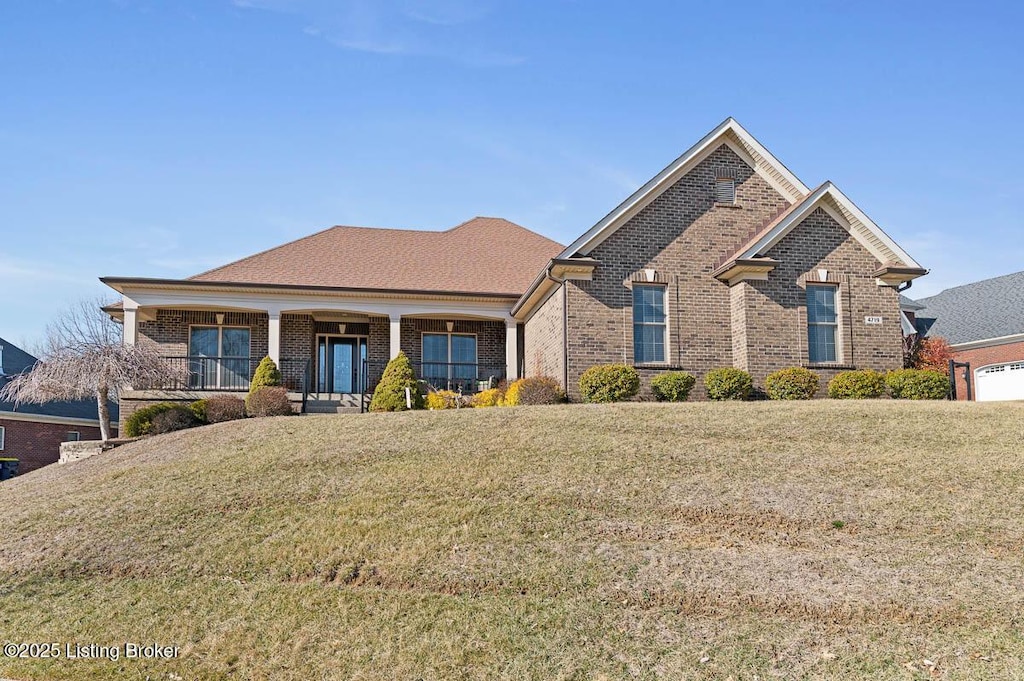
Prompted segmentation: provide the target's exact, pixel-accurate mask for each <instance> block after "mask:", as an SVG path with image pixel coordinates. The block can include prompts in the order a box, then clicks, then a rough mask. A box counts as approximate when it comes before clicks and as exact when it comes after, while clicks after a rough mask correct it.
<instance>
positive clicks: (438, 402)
mask: <svg viewBox="0 0 1024 681" xmlns="http://www.w3.org/2000/svg"><path fill="white" fill-rule="evenodd" d="M468 406H470V405H469V404H468V403H467V401H466V398H464V397H462V396H461V395H459V394H458V393H457V392H455V391H452V390H436V391H433V392H429V393H427V409H458V408H459V407H468Z"/></svg>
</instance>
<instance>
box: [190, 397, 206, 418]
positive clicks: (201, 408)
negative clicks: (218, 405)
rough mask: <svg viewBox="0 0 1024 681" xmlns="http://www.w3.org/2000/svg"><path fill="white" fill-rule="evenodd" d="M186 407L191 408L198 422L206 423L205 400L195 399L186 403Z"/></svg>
mask: <svg viewBox="0 0 1024 681" xmlns="http://www.w3.org/2000/svg"><path fill="white" fill-rule="evenodd" d="M188 408H189V409H191V410H192V413H193V414H194V415H195V417H196V420H197V421H199V422H200V423H208V421H207V420H206V400H196V401H195V402H193V403H192V404H190V405H188Z"/></svg>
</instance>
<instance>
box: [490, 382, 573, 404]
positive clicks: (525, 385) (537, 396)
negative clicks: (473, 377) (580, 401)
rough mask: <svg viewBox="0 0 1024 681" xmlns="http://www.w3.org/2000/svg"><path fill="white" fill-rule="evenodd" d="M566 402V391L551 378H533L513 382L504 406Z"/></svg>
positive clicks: (506, 393) (507, 392) (506, 392)
mask: <svg viewBox="0 0 1024 681" xmlns="http://www.w3.org/2000/svg"><path fill="white" fill-rule="evenodd" d="M561 402H565V391H564V390H562V386H561V385H560V384H559V383H558V381H557V380H555V379H553V378H551V377H550V376H531V377H530V378H520V379H519V380H518V381H513V382H512V384H511V385H510V386H509V387H508V390H506V391H505V397H504V400H503V401H502V404H503V405H504V406H506V407H516V406H519V405H523V406H535V405H539V404H559V403H561Z"/></svg>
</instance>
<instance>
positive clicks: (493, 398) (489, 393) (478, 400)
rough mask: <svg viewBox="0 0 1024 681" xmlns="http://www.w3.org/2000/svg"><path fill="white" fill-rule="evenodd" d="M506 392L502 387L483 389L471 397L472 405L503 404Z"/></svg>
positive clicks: (490, 405)
mask: <svg viewBox="0 0 1024 681" xmlns="http://www.w3.org/2000/svg"><path fill="white" fill-rule="evenodd" d="M504 396H505V393H504V392H503V391H502V390H501V388H490V389H488V390H481V391H480V392H478V393H477V394H476V395H473V397H472V398H471V399H470V406H472V407H497V406H498V405H499V404H501V401H502V398H504Z"/></svg>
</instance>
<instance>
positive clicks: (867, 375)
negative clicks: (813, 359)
mask: <svg viewBox="0 0 1024 681" xmlns="http://www.w3.org/2000/svg"><path fill="white" fill-rule="evenodd" d="M884 394H885V374H883V373H881V372H880V371H875V370H874V369H861V370H859V371H844V372H842V373H840V374H836V377H835V378H833V379H832V380H831V381H829V382H828V396H829V397H831V398H832V399H835V400H870V399H874V398H876V397H881V396H882V395H884Z"/></svg>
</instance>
